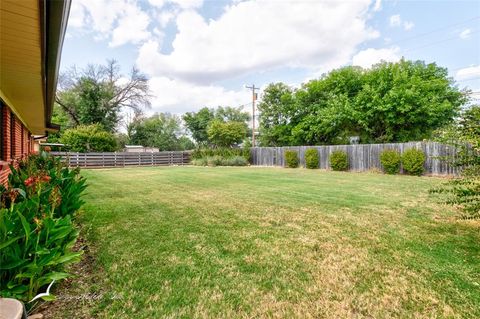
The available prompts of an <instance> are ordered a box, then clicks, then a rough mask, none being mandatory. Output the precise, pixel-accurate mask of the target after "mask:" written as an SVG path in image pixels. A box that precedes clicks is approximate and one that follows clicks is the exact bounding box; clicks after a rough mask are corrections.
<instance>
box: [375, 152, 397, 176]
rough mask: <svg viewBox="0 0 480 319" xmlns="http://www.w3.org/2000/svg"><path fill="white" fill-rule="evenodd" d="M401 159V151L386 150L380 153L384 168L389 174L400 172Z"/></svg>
mask: <svg viewBox="0 0 480 319" xmlns="http://www.w3.org/2000/svg"><path fill="white" fill-rule="evenodd" d="M401 161H402V157H401V156H400V153H399V152H397V151H395V150H384V151H383V152H382V153H381V154H380V163H382V166H383V170H384V171H385V173H387V174H392V175H393V174H398V172H400V164H401Z"/></svg>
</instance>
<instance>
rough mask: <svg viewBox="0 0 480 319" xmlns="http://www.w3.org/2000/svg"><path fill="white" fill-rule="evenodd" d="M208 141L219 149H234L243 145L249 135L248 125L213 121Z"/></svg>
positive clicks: (209, 127) (209, 128)
mask: <svg viewBox="0 0 480 319" xmlns="http://www.w3.org/2000/svg"><path fill="white" fill-rule="evenodd" d="M207 132H208V139H209V141H210V142H211V143H212V144H213V145H215V146H218V147H232V146H235V145H238V144H239V143H241V142H242V141H243V140H244V139H245V138H246V135H247V125H246V124H245V123H242V122H236V121H229V122H222V121H220V120H213V121H212V122H211V123H210V125H209V126H208V130H207Z"/></svg>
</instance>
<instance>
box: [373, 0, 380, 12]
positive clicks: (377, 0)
mask: <svg viewBox="0 0 480 319" xmlns="http://www.w3.org/2000/svg"><path fill="white" fill-rule="evenodd" d="M380 10H382V0H375V4H374V5H373V11H375V12H378V11H380Z"/></svg>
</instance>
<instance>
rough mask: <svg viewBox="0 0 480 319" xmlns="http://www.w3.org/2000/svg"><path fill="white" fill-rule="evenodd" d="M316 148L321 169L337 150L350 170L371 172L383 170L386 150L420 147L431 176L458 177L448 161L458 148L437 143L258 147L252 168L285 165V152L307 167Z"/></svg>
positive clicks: (426, 171)
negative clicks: (309, 152)
mask: <svg viewBox="0 0 480 319" xmlns="http://www.w3.org/2000/svg"><path fill="white" fill-rule="evenodd" d="M309 148H314V149H316V150H317V151H318V154H319V157H320V160H319V167H320V168H323V169H327V168H329V167H330V164H329V161H328V159H329V155H330V154H331V153H332V152H333V151H336V150H342V151H345V152H346V153H347V155H348V160H349V165H350V170H351V171H368V170H371V169H381V168H382V166H381V164H380V154H381V152H382V151H383V150H385V149H393V150H397V151H398V152H400V153H403V152H404V151H405V150H407V149H409V148H417V149H420V150H422V151H423V152H424V153H425V156H426V161H425V173H426V174H431V175H455V174H457V168H455V167H453V166H452V165H450V164H449V161H448V160H446V159H454V158H455V148H454V147H452V146H448V145H444V144H440V143H436V142H410V143H390V144H358V145H330V146H288V147H255V148H252V149H251V157H252V164H253V165H260V166H285V151H286V150H294V151H297V152H298V155H299V159H300V165H301V166H302V167H305V151H306V150H307V149H309Z"/></svg>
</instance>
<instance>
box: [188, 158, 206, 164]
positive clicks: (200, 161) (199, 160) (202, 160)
mask: <svg viewBox="0 0 480 319" xmlns="http://www.w3.org/2000/svg"><path fill="white" fill-rule="evenodd" d="M192 164H193V165H195V166H207V165H208V161H207V158H206V157H202V158H194V159H192Z"/></svg>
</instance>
